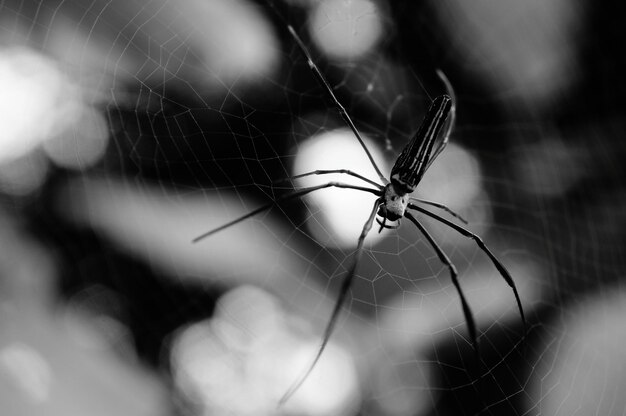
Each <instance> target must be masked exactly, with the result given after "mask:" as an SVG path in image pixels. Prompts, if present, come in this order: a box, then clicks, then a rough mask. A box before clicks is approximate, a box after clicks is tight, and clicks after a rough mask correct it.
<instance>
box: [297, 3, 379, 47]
mask: <svg viewBox="0 0 626 416" xmlns="http://www.w3.org/2000/svg"><path fill="white" fill-rule="evenodd" d="M309 24H310V25H309V31H310V33H311V35H312V37H313V40H314V41H315V43H316V44H317V45H318V47H319V48H320V49H321V50H323V51H324V52H325V53H326V54H327V55H328V56H330V57H332V58H336V59H354V58H358V57H359V56H361V55H363V54H365V53H367V52H368V51H369V50H370V49H371V48H372V47H374V46H375V45H376V44H377V43H378V41H379V40H380V37H381V35H382V31H383V23H382V19H381V11H380V10H379V8H378V7H377V6H376V4H375V3H373V2H372V1H369V0H347V1H346V0H324V1H320V2H317V3H315V4H314V9H313V11H312V15H311V19H310V20H309Z"/></svg>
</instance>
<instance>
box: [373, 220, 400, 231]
mask: <svg viewBox="0 0 626 416" xmlns="http://www.w3.org/2000/svg"><path fill="white" fill-rule="evenodd" d="M376 222H377V223H378V225H380V229H379V230H378V233H379V234H380V233H381V231H382V230H383V228H386V229H388V230H397V229H398V228H400V220H399V219H398V224H397V225H387V218H383V220H382V221H381V220H379V219H378V218H376Z"/></svg>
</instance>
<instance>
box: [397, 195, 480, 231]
mask: <svg viewBox="0 0 626 416" xmlns="http://www.w3.org/2000/svg"><path fill="white" fill-rule="evenodd" d="M409 200H410V201H411V202H421V203H422V204H426V205H432V206H433V207H437V208H440V209H442V210H444V211H446V212H447V213H448V214H450V215H452V216H453V217H455V218H458V219H459V220H460V221H461V222H463V223H464V224H469V223H468V222H467V221H466V220H465V218H463V217H461V216H460V215H459V214H457V213H456V212H454V211H452V210H451V209H450V208H448V207H447V206H445V205H444V204H440V203H439V202H435V201H429V200H427V199H421V198H413V197H411V198H410V199H409Z"/></svg>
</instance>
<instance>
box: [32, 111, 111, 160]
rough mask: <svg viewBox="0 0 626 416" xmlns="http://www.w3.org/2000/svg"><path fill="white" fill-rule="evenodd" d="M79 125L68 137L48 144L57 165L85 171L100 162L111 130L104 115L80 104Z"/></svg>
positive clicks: (77, 124) (50, 141)
mask: <svg viewBox="0 0 626 416" xmlns="http://www.w3.org/2000/svg"><path fill="white" fill-rule="evenodd" d="M76 104H77V108H76V109H75V114H77V118H76V120H75V125H74V126H73V128H72V129H71V130H69V131H68V132H67V134H63V135H59V136H57V137H55V138H53V139H52V140H48V141H46V142H44V144H43V148H44V151H45V152H46V154H47V155H48V157H49V158H50V159H52V161H53V162H54V163H55V164H56V165H57V166H62V167H64V168H68V169H76V170H84V169H86V168H88V167H90V166H92V165H93V164H95V163H97V162H98V161H99V160H100V159H101V158H102V156H104V152H105V150H106V148H107V144H108V142H109V130H108V126H107V122H106V120H105V119H104V116H103V115H102V113H101V112H99V111H97V110H95V109H94V108H92V107H87V106H84V105H82V104H80V103H76Z"/></svg>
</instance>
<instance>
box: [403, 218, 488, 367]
mask: <svg viewBox="0 0 626 416" xmlns="http://www.w3.org/2000/svg"><path fill="white" fill-rule="evenodd" d="M404 216H405V217H406V218H408V219H409V220H410V221H411V222H412V223H413V224H415V226H416V227H417V228H418V229H419V230H420V231H421V232H422V234H423V235H424V237H426V239H427V240H428V242H429V243H430V245H431V246H432V247H433V249H434V250H435V252H436V253H437V256H438V257H439V260H441V262H442V263H443V264H445V265H446V266H447V267H448V270H450V277H451V278H452V283H453V284H454V287H455V288H456V291H457V293H458V294H459V297H460V298H461V305H462V306H463V315H465V322H467V329H468V331H469V335H470V339H471V340H472V346H473V347H474V352H475V353H476V356H477V358H478V362H480V352H479V350H478V338H477V336H476V321H475V320H474V315H473V314H472V310H471V309H470V306H469V303H467V299H465V294H464V293H463V289H461V284H460V283H459V274H458V272H457V271H456V267H455V266H454V264H453V263H452V261H451V260H450V258H449V257H448V255H447V254H446V253H445V252H444V251H443V249H442V248H441V246H439V244H437V242H436V241H435V239H434V238H433V236H432V235H431V234H430V233H429V232H428V230H426V228H424V226H423V225H422V224H421V223H420V222H419V221H418V220H417V218H415V217H414V216H413V215H412V214H411V213H410V212H408V211H406V212H405V213H404Z"/></svg>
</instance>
